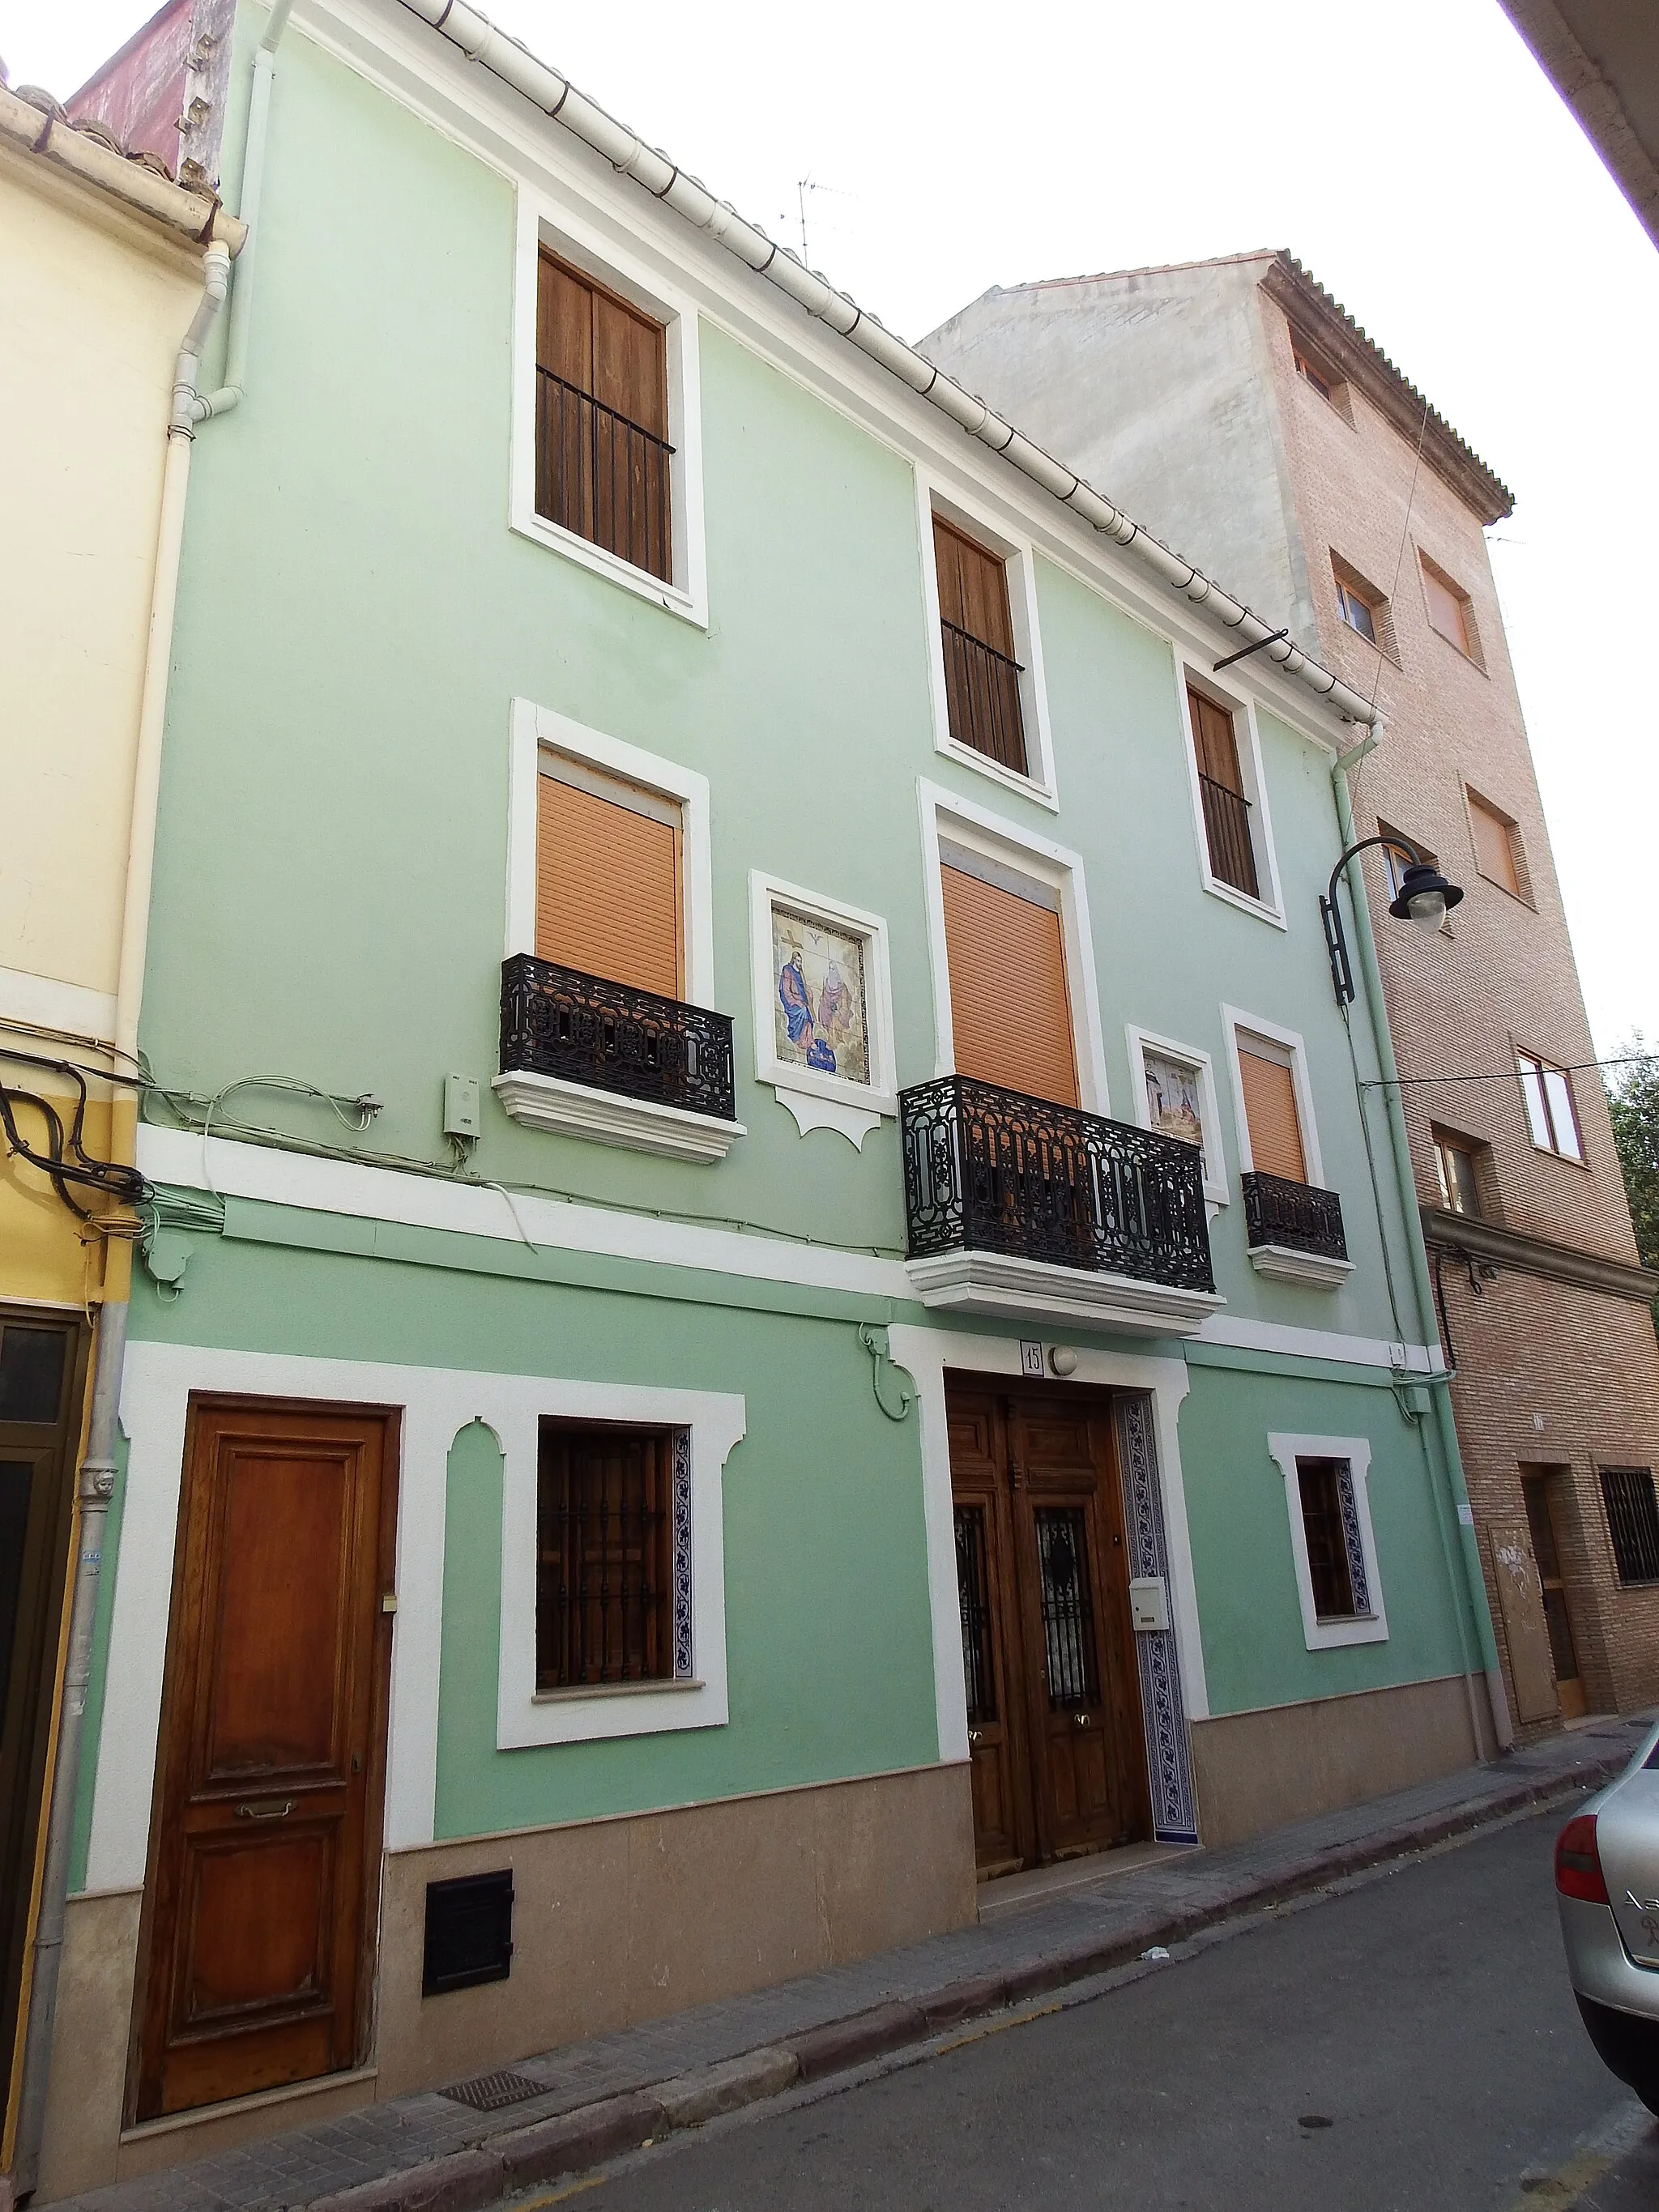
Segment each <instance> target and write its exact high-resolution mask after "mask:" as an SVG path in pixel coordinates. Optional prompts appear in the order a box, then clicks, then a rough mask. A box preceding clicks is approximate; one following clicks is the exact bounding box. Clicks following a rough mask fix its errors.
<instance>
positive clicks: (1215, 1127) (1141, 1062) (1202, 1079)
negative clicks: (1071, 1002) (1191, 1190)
mask: <svg viewBox="0 0 1659 2212" xmlns="http://www.w3.org/2000/svg"><path fill="white" fill-rule="evenodd" d="M1123 1034H1124V1036H1125V1037H1126V1038H1127V1041H1128V1046H1129V1081H1130V1083H1131V1085H1133V1091H1134V1113H1135V1120H1136V1121H1137V1122H1138V1123H1139V1126H1140V1127H1141V1128H1143V1129H1150V1128H1151V1127H1152V1102H1151V1100H1150V1099H1149V1098H1148V1097H1147V1096H1146V1053H1147V1050H1148V1049H1149V1048H1150V1049H1151V1050H1152V1052H1154V1053H1162V1054H1164V1058H1165V1059H1167V1060H1180V1061H1182V1063H1183V1065H1185V1066H1188V1067H1190V1068H1193V1069H1194V1070H1195V1071H1196V1073H1197V1075H1198V1081H1199V1091H1200V1096H1201V1097H1202V1098H1203V1101H1204V1196H1205V1198H1206V1200H1207V1201H1208V1203H1209V1204H1210V1205H1212V1206H1225V1205H1226V1204H1227V1202H1228V1200H1229V1198H1230V1196H1231V1193H1230V1192H1229V1190H1228V1188H1227V1162H1226V1156H1225V1153H1224V1152H1223V1150H1222V1145H1221V1113H1220V1109H1219V1108H1218V1105H1217V1103H1216V1091H1215V1063H1214V1061H1213V1060H1212V1059H1211V1057H1210V1055H1209V1054H1208V1053H1207V1052H1201V1051H1200V1049H1199V1048H1198V1047H1197V1046H1196V1045H1190V1044H1177V1043H1176V1040H1175V1039H1174V1038H1173V1037H1166V1036H1158V1033H1157V1031H1156V1030H1143V1029H1138V1028H1137V1027H1136V1026H1135V1024H1133V1022H1126V1023H1125V1024H1124V1028H1123Z"/></svg>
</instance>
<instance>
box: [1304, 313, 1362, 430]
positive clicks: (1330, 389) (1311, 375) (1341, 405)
mask: <svg viewBox="0 0 1659 2212" xmlns="http://www.w3.org/2000/svg"><path fill="white" fill-rule="evenodd" d="M1291 361H1292V362H1294V363H1295V364H1296V373H1297V375H1298V376H1299V377H1300V378H1301V379H1302V381H1303V382H1304V384H1305V385H1308V386H1310V387H1311V388H1312V389H1313V390H1314V391H1315V392H1317V393H1318V394H1319V396H1320V398H1322V399H1324V400H1327V401H1328V402H1329V404H1331V405H1332V406H1333V407H1334V408H1335V410H1336V411H1337V413H1338V414H1339V415H1340V416H1342V417H1343V418H1344V420H1345V421H1346V422H1352V420H1353V411H1352V407H1351V405H1350V404H1349V400H1348V384H1347V379H1346V377H1345V376H1344V375H1343V374H1342V372H1341V370H1340V368H1337V367H1336V366H1335V365H1334V362H1331V361H1330V360H1329V359H1328V357H1327V356H1325V355H1324V354H1322V352H1321V351H1320V349H1319V348H1318V347H1317V346H1316V345H1315V344H1313V343H1311V342H1310V340H1309V339H1307V338H1304V337H1303V336H1302V334H1301V332H1300V331H1291Z"/></svg>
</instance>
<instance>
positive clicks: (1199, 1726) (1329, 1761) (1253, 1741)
mask: <svg viewBox="0 0 1659 2212" xmlns="http://www.w3.org/2000/svg"><path fill="white" fill-rule="evenodd" d="M1475 1691H1476V1695H1477V1697H1478V1698H1479V1699H1480V1725H1481V1728H1482V1730H1483V1732H1484V1733H1486V1735H1487V1738H1488V1741H1491V1740H1492V1738H1491V1718H1490V1715H1489V1713H1488V1712H1487V1710H1486V1686H1485V1684H1484V1683H1482V1682H1480V1681H1477V1682H1476V1685H1475ZM1192 1742H1193V1778H1194V1784H1195V1786H1196V1788H1197V1791H1198V1825H1199V1833H1200V1835H1201V1836H1202V1837H1203V1838H1204V1841H1205V1842H1206V1844H1236V1843H1241V1842H1243V1839H1244V1838H1246V1837H1247V1836H1259V1835H1261V1834H1262V1833H1263V1832H1264V1831H1266V1830H1267V1829H1268V1828H1277V1827H1281V1826H1283V1825H1284V1824H1285V1822H1286V1821H1287V1820H1306V1819H1307V1818H1309V1817H1310V1815H1311V1814H1315V1813H1328V1812H1333V1811H1334V1810H1335V1809H1336V1808H1338V1807H1339V1806H1342V1805H1358V1804H1362V1803H1363V1802H1364V1800H1365V1799H1366V1798H1368V1797H1381V1796H1385V1795H1386V1794H1387V1792H1388V1791H1389V1790H1405V1789H1408V1788H1409V1787H1410V1786H1411V1784H1413V1783H1414V1782H1429V1781H1432V1780H1433V1779H1434V1778H1436V1777H1437V1776H1438V1775H1442V1774H1451V1773H1455V1771H1456V1770H1457V1769H1458V1768H1459V1767H1460V1766H1472V1765H1474V1763H1475V1761H1476V1759H1478V1758H1479V1756H1480V1752H1479V1749H1478V1747H1477V1745H1476V1742H1475V1738H1474V1729H1472V1727H1471V1725H1470V1720H1469V1701H1468V1692H1467V1690H1466V1688H1465V1686H1464V1682H1463V1677H1462V1675H1461V1674H1453V1675H1449V1676H1448V1677H1446V1678H1445V1679H1444V1680H1440V1681H1435V1682H1409V1683H1407V1684H1405V1685H1404V1686H1401V1688H1398V1689H1393V1690H1366V1691H1359V1692H1354V1693H1353V1694H1352V1695H1351V1696H1347V1697H1341V1698H1319V1699H1313V1700H1310V1702H1309V1703H1308V1704H1306V1705H1272V1706H1269V1707H1267V1709H1266V1710H1264V1711H1259V1712H1253V1713H1232V1714H1230V1715H1228V1716H1227V1717H1225V1718H1223V1719H1219V1720H1208V1721H1199V1722H1197V1723H1194V1728H1193V1731H1192Z"/></svg>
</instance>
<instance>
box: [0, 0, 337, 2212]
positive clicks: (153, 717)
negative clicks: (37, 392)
mask: <svg viewBox="0 0 1659 2212" xmlns="http://www.w3.org/2000/svg"><path fill="white" fill-rule="evenodd" d="M292 6H293V0H276V4H275V6H274V7H273V8H272V9H271V11H270V19H269V21H267V23H266V25H265V29H264V37H263V38H262V39H261V40H260V41H259V46H258V51H257V52H256V53H255V55H254V58H253V90H252V100H251V101H250V104H249V108H248V134H247V147H246V155H245V156H244V160H243V165H242V190H241V200H242V206H241V210H240V214H241V221H240V225H239V226H238V228H239V230H240V234H241V237H242V249H241V253H240V257H239V259H238V263H237V273H236V283H235V289H234V294H233V295H232V300H231V311H230V334H229V342H228V348H227V351H226V360H225V381H224V383H223V384H222V386H220V388H219V389H218V390H217V391H216V392H209V393H203V392H200V391H199V390H198V389H197V386H198V383H199V380H200V377H201V372H202V356H203V354H204V351H205V350H206V348H207V343H208V339H209V337H210V335H211V334H212V331H213V328H214V325H215V324H216V322H217V320H218V318H219V313H220V310H221V309H222V307H223V306H224V303H225V299H226V295H227V294H228V293H230V291H231V281H230V260H231V257H230V247H229V246H228V245H226V244H225V243H223V242H222V240H219V239H217V238H216V239H215V240H214V242H213V243H212V244H211V245H210V246H209V247H208V249H207V252H205V254H204V256H203V271H202V297H201V299H200V301H198V303H197V308H196V313H195V314H194V315H193V316H192V317H191V325H190V328H189V329H188V330H187V331H185V337H184V341H183V343H182V344H181V345H180V346H179V360H178V364H177V366H176V368H174V371H173V405H172V410H171V413H170V416H169V419H168V422H167V458H166V459H165V461H164V463H163V465H162V473H161V513H160V517H159V520H158V522H157V526H156V542H155V578H154V581H153V582H152V584H151V586H150V604H149V638H148V641H147V644H146V647H145V653H144V680H143V690H142V692H141V694H140V698H139V708H138V738H137V747H136V750H135V754H134V759H133V778H132V805H131V817H130V827H129V830H128V837H127V872H126V888H125V896H124V898H123V902H122V909H121V954H120V965H119V969H118V975H117V981H116V987H115V1047H116V1054H117V1073H119V1072H120V1071H121V1069H123V1068H128V1069H130V1068H131V1067H132V1066H134V1065H135V1064H136V1061H137V1052H138V1015H139V1009H140V1006H141V1005H142V1002H143V988H144V958H145V952H146V948H147V945H148V940H149V905H150V890H151V885H152V878H153V874H154V868H155V817H156V809H157V803H158V800H159V797H160V793H161V743H162V738H163V735H164V733H165V731H166V726H167V676H168V673H169V671H170V669H171V666H172V661H173V617H174V614H175V611H176V609H177V605H178V598H179V560H180V556H181V555H182V553H183V550H184V539H185V496H186V494H187V493H188V491H189V488H190V462H191V448H192V447H193V446H194V443H195V438H196V426H197V423H198V422H204V421H205V420H206V419H207V417H208V416H210V415H223V414H226V413H228V411H229V410H230V409H232V408H233V407H234V406H236V405H237V404H238V403H239V402H240V399H241V398H242V395H243V392H244V391H245V389H246V381H247V337H248V322H249V317H250V314H251V313H252V305H253V283H252V276H253V252H254V240H255V235H256V234H255V230H254V222H255V219H256V217H257V216H258V206H259V193H260V187H261V185H262V183H263V181H264V155H265V140H266V137H267V133H268V131H269V125H270V81H271V75H272V72H273V70H274V68H275V65H276V42H277V40H279V39H280V38H281V37H282V35H283V30H284V28H285V27H286V26H287V23H288V18H289V9H291V7H292ZM128 1095H131V1094H129V1093H128V1092H127V1091H126V1090H125V1086H122V1085H119V1084H118V1085H117V1087H116V1090H115V1097H117V1099H118V1100H119V1099H121V1098H123V1097H125V1096H128ZM126 1323H127V1307H126V1303H125V1299H109V1300H106V1302H105V1304H104V1305H103V1307H102V1309H101V1310H100V1315H99V1322H98V1345H97V1352H96V1355H95V1358H94V1366H93V1378H92V1410H91V1413H90V1416H89V1418H88V1427H87V1446H86V1454H85V1456H84V1458H83V1460H82V1465H81V1473H80V1480H79V1483H78V1486H77V1498H76V1503H77V1508H78V1510H77V1515H76V1528H75V1544H76V1567H75V1579H74V1584H73V1589H72V1595H71V1596H70V1629H69V1644H68V1654H67V1657H66V1661H65V1664H64V1692H63V1699H62V1705H61V1708H60V1712H59V1718H58V1742H57V1749H56V1755H55V1757H54V1759H53V1761H52V1802H51V1806H50V1808H49V1810H48V1812H47V1815H46V1867H45V1871H44V1877H43V1880H42V1883H41V1890H40V1911H39V1913H38V1915H37V1917H36V1921H35V1934H34V1954H33V1974H32V1976H31V1978H30V1984H29V2015H28V2027H27V2038H26V2041H25V2044H24V2051H23V2083H22V2094H21V2098H20V2099H19V2102H18V2112H17V2134H16V2142H15V2152H14V2156H13V2160H12V2169H11V2172H10V2173H9V2174H8V2175H6V2176H4V2177H3V2178H0V2191H6V2190H7V2189H8V2188H9V2192H10V2195H11V2197H12V2199H13V2201H15V2199H16V2198H17V2197H26V2196H27V2195H29V2193H30V2192H31V2191H33V2188H34V2186H35V2184H36V2182H37V2180H38V2179H39V2178H40V2145H41V2142H42V2139H43V2136H44V2135H45V2131H46V2093H47V2090H48V2087H49V2086H50V2081H51V2068H52V2032H53V2027H54V2025H55V2022H56V2018H57V2011H58V1969H59V1966H61V1964H62V1960H63V1955H64V1913H65V1907H66V1902H67V1898H68V1893H69V1855H70V1840H71V1838H72V1836H73V1832H74V1828H75V1800H76V1792H77V1789H78V1785H79V1782H80V1770H81V1739H82V1725H83V1723H84V1721H85V1717H86V1704H87V1689H88V1683H89V1681H90V1679H91V1674H92V1635H93V1626H94V1620H95V1617H96V1613H97V1609H98V1579H99V1572H100V1567H101V1565H102V1559H103V1531H104V1524H105V1521H106V1516H107V1514H108V1511H109V1502H110V1498H111V1497H112V1494H113V1492H114V1488H115V1443H116V1421H117V1416H118V1408H119V1405H120V1397H121V1369H122V1365H123V1361H124V1358H125V1350H126V1338H127V1328H126Z"/></svg>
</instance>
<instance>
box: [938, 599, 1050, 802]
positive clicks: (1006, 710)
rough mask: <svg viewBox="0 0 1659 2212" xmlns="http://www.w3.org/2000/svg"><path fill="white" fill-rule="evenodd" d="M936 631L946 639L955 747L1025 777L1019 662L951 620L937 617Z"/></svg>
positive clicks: (948, 704)
mask: <svg viewBox="0 0 1659 2212" xmlns="http://www.w3.org/2000/svg"><path fill="white" fill-rule="evenodd" d="M939 629H940V632H941V633H942V635H943V637H944V641H945V708H946V710H947V712H948V714H949V715H950V720H951V736H952V737H953V738H955V739H956V741H957V744H959V745H968V746H969V747H971V749H972V750H974V751H975V752H976V753H983V754H984V755H985V757H986V758H987V760H994V761H996V762H998V763H1000V765H1001V766H1002V767H1004V768H1011V769H1013V771H1014V773H1015V775H1025V774H1027V772H1028V771H1027V769H1026V765H1025V725H1024V721H1023V720H1021V718H1020V710H1019V679H1020V676H1021V673H1022V671H1021V668H1020V665H1019V663H1018V661H1017V660H1011V659H1009V657H1008V655H1007V654H1006V653H999V652H998V651H997V649H996V647H995V646H994V645H987V644H986V642H985V641H984V639H983V638H979V637H975V635H973V633H972V632H971V631H970V630H965V629H960V628H959V627H958V626H957V624H956V623H953V622H945V621H941V622H940V623H939Z"/></svg>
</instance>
